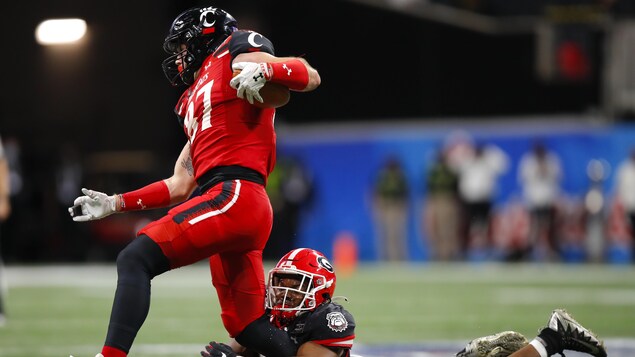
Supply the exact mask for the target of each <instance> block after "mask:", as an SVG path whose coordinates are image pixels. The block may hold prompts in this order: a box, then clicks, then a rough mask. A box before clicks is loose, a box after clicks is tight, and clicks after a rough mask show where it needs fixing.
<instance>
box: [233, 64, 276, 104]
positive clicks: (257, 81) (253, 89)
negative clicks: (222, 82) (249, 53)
mask: <svg viewBox="0 0 635 357" xmlns="http://www.w3.org/2000/svg"><path fill="white" fill-rule="evenodd" d="M232 69H233V70H234V71H238V70H239V71H240V73H239V74H238V75H236V77H234V78H232V80H231V81H229V85H230V86H231V87H232V88H234V89H236V95H237V96H238V98H241V99H246V100H247V101H248V102H249V104H254V99H256V100H257V101H259V102H260V103H262V102H263V100H262V97H261V96H260V89H261V88H262V87H264V86H265V83H267V81H268V80H269V78H271V73H270V70H269V66H268V65H267V64H266V63H255V62H237V63H234V64H233V65H232Z"/></svg>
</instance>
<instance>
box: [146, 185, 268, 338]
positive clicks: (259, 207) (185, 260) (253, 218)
mask: <svg viewBox="0 0 635 357" xmlns="http://www.w3.org/2000/svg"><path fill="white" fill-rule="evenodd" d="M272 222H273V212H272V209H271V204H270V202H269V198H268V196H267V193H266V191H265V188H264V187H263V186H262V185H259V184H257V183H254V182H250V181H246V180H233V181H225V182H222V183H219V184H217V185H216V186H214V187H212V188H211V189H209V190H208V191H207V192H205V193H204V194H202V195H201V196H197V197H194V198H192V199H190V200H188V201H186V202H185V203H183V204H181V205H179V206H176V207H174V208H172V209H171V210H170V211H168V214H167V215H166V216H165V217H163V218H161V219H159V220H157V221H154V222H152V223H150V224H148V225H147V226H146V227H144V228H143V229H142V230H141V231H139V234H146V235H147V236H149V237H150V238H151V239H152V240H153V241H155V242H156V243H157V244H159V246H160V247H161V250H162V251H163V254H165V256H166V257H167V258H168V260H169V261H170V267H171V268H172V269H175V268H178V267H182V266H185V265H189V264H192V263H195V262H197V261H199V260H201V259H203V258H207V257H209V263H210V271H211V274H212V283H213V285H214V287H215V288H216V293H217V294H218V299H219V301H220V305H221V317H222V319H223V324H224V325H225V329H226V330H227V332H229V335H230V336H232V337H234V336H236V335H237V334H239V333H240V332H241V331H242V330H243V329H244V328H245V326H247V325H248V324H249V323H250V322H252V321H253V320H255V319H257V318H258V317H260V316H261V315H262V314H263V313H264V298H265V277H264V267H263V264H262V250H263V248H264V247H265V244H266V243H267V239H268V238H269V234H270V233H271V225H272Z"/></svg>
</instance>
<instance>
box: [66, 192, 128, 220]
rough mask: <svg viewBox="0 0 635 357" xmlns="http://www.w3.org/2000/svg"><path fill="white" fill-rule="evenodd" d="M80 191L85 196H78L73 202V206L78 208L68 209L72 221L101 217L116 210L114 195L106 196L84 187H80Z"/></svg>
mask: <svg viewBox="0 0 635 357" xmlns="http://www.w3.org/2000/svg"><path fill="white" fill-rule="evenodd" d="M82 193H84V195H85V196H79V197H77V198H76V199H75V202H73V204H74V205H75V207H79V208H78V209H77V210H74V209H73V207H70V208H69V209H68V212H69V213H70V215H71V217H73V221H75V222H86V221H92V220H96V219H101V218H104V217H107V216H110V215H111V214H113V213H115V212H116V211H117V210H116V208H115V204H116V202H117V200H116V198H115V196H114V195H113V196H108V195H107V194H105V193H103V192H99V191H93V190H88V189H85V188H82ZM80 209H81V211H80Z"/></svg>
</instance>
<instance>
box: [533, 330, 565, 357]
mask: <svg viewBox="0 0 635 357" xmlns="http://www.w3.org/2000/svg"><path fill="white" fill-rule="evenodd" d="M538 338H539V339H540V340H542V342H543V345H545V349H546V350H547V354H548V355H549V356H552V355H554V354H556V353H559V354H560V355H562V351H563V346H562V337H560V334H559V333H557V332H556V331H554V330H552V329H550V328H549V327H545V328H543V329H542V330H541V331H540V333H539V334H538Z"/></svg>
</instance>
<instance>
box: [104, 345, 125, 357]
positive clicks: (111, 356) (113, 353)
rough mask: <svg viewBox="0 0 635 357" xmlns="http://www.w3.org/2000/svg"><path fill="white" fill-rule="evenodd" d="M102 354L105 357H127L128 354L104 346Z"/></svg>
mask: <svg viewBox="0 0 635 357" xmlns="http://www.w3.org/2000/svg"><path fill="white" fill-rule="evenodd" d="M101 354H102V355H104V357H127V356H128V354H127V353H126V352H124V351H122V350H119V349H116V348H114V347H110V346H104V348H102V350H101Z"/></svg>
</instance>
